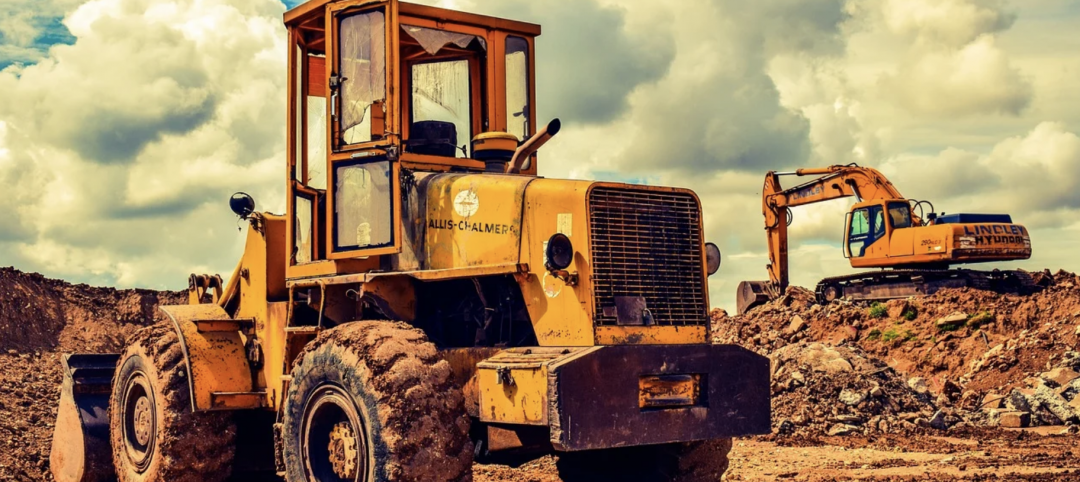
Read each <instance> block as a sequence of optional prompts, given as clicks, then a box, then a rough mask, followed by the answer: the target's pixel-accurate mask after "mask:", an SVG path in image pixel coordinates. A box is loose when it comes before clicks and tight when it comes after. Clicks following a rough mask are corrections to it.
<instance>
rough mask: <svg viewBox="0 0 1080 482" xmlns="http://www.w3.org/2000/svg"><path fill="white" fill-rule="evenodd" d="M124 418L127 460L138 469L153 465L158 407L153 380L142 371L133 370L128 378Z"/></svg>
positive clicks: (122, 414)
mask: <svg viewBox="0 0 1080 482" xmlns="http://www.w3.org/2000/svg"><path fill="white" fill-rule="evenodd" d="M125 385H126V387H127V388H125V390H124V398H123V400H122V402H121V407H122V409H123V412H122V413H121V414H119V416H120V417H121V420H122V421H123V422H122V424H123V425H122V427H123V428H122V430H123V439H124V448H125V452H126V453H127V456H128V460H130V461H131V464H132V466H133V467H134V468H135V470H136V471H138V472H139V473H142V472H143V471H145V470H146V468H147V467H149V466H150V460H151V459H152V458H153V454H154V450H155V445H156V444H155V438H156V436H157V409H156V407H155V405H154V395H153V392H152V390H151V388H150V382H149V380H148V379H147V377H146V375H145V374H144V373H142V372H141V371H137V372H135V373H133V374H132V375H131V376H130V377H129V378H128V379H127V381H126V382H125Z"/></svg>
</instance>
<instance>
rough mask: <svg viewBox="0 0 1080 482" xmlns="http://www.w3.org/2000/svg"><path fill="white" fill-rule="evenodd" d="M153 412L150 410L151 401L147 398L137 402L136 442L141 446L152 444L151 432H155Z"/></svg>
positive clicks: (140, 398)
mask: <svg viewBox="0 0 1080 482" xmlns="http://www.w3.org/2000/svg"><path fill="white" fill-rule="evenodd" d="M153 428H154V421H153V411H152V410H151V409H150V400H149V399H148V398H146V397H145V396H143V397H139V400H138V401H137V402H135V440H137V441H138V442H139V445H146V444H148V443H149V442H150V432H151V431H153Z"/></svg>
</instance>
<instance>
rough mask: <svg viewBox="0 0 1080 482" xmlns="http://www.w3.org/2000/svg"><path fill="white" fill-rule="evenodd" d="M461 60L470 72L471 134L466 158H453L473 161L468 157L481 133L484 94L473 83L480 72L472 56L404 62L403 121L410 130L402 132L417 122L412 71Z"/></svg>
mask: <svg viewBox="0 0 1080 482" xmlns="http://www.w3.org/2000/svg"><path fill="white" fill-rule="evenodd" d="M461 60H464V61H465V62H467V66H468V71H469V132H468V133H467V134H466V136H465V146H466V151H465V152H466V155H465V157H457V156H456V155H455V156H454V157H453V158H454V159H471V158H470V157H468V155H469V154H471V153H472V139H473V137H475V136H476V133H477V132H481V129H479V128H478V126H479V125H480V124H481V121H480V119H479V117H480V116H479V115H478V113H479V111H480V108H479V105H478V104H479V103H480V99H478V97H482V96H483V94H482V93H481V92H480V88H479V86H477V85H475V84H476V82H473V79H474V77H476V76H475V74H476V71H477V70H478V65H477V64H478V63H479V62H478V61H474V60H475V58H474V56H471V55H453V56H434V57H428V58H425V59H424V60H422V61H414V62H403V63H402V69H403V70H404V71H405V73H403V74H402V76H401V79H402V80H401V81H402V87H401V91H402V92H403V93H404V94H405V96H404V97H403V98H402V104H401V107H402V119H403V120H404V121H405V122H404V125H405V126H408V128H403V129H402V130H403V131H404V132H409V129H411V128H412V124H413V122H414V121H415V114H416V113H415V112H414V109H413V89H412V87H413V85H412V69H413V67H416V66H417V65H424V64H434V63H440V62H455V61H461ZM459 135H460V133H459ZM404 138H405V139H409V137H408V135H406V136H405V137H404ZM455 147H461V146H455ZM435 157H442V156H435Z"/></svg>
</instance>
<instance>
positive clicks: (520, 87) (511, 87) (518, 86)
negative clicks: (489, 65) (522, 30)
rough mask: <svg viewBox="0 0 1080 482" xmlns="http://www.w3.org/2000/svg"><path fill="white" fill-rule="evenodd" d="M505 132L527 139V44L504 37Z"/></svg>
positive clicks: (518, 39) (519, 39)
mask: <svg viewBox="0 0 1080 482" xmlns="http://www.w3.org/2000/svg"><path fill="white" fill-rule="evenodd" d="M506 131H507V132H509V133H511V134H513V135H515V136H518V138H519V139H525V138H526V137H529V42H528V41H527V40H525V39H523V38H521V37H514V36H509V37H506Z"/></svg>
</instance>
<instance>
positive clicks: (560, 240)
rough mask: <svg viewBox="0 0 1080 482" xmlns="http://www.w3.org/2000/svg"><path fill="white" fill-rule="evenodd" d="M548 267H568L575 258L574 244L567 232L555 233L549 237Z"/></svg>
mask: <svg viewBox="0 0 1080 482" xmlns="http://www.w3.org/2000/svg"><path fill="white" fill-rule="evenodd" d="M544 254H545V255H546V256H547V268H548V269H566V268H567V267H568V266H570V262H571V261H573V260H574V245H573V244H572V243H570V238H568V237H566V235H565V234H562V233H555V234H554V235H552V236H551V238H550V239H548V242H547V251H545V253H544Z"/></svg>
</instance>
